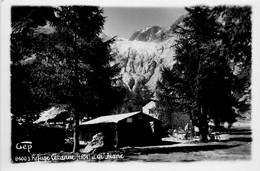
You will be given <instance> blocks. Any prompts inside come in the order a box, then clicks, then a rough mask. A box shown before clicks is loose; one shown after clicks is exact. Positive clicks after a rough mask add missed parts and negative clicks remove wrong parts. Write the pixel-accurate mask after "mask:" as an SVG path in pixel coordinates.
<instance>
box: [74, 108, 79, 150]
mask: <svg viewBox="0 0 260 171" xmlns="http://www.w3.org/2000/svg"><path fill="white" fill-rule="evenodd" d="M73 132H74V135H73V138H74V146H73V152H74V153H76V152H79V115H78V113H77V112H75V113H74V131H73Z"/></svg>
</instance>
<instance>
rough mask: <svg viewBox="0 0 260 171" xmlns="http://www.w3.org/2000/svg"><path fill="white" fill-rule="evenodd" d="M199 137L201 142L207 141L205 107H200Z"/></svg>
mask: <svg viewBox="0 0 260 171" xmlns="http://www.w3.org/2000/svg"><path fill="white" fill-rule="evenodd" d="M200 135H201V141H202V142H207V141H208V120H207V112H206V109H205V107H203V106H201V120H200Z"/></svg>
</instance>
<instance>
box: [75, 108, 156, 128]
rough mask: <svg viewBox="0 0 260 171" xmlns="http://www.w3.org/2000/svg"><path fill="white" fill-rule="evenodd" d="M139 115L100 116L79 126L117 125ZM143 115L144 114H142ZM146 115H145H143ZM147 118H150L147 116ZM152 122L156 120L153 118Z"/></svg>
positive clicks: (135, 113)
mask: <svg viewBox="0 0 260 171" xmlns="http://www.w3.org/2000/svg"><path fill="white" fill-rule="evenodd" d="M139 113H142V112H141V111H137V112H131V113H123V114H117V115H108V116H101V117H98V118H95V119H92V120H89V121H86V122H82V123H81V124H80V125H92V124H99V123H118V122H119V121H121V120H124V119H126V118H129V117H131V116H134V115H137V114H139ZM142 114H144V113H142ZM144 115H146V114H144ZM147 116H148V117H151V116H149V115H147ZM151 118H153V117H151ZM153 119H154V120H157V119H155V118H153Z"/></svg>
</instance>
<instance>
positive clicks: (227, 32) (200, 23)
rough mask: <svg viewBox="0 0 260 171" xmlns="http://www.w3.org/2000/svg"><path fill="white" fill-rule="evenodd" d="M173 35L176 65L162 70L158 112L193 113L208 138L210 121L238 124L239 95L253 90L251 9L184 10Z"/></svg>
mask: <svg viewBox="0 0 260 171" xmlns="http://www.w3.org/2000/svg"><path fill="white" fill-rule="evenodd" d="M186 10H187V11H188V15H187V16H186V17H185V18H184V19H183V23H181V24H179V25H178V28H177V29H176V30H175V33H176V34H177V35H178V37H179V39H178V40H177V43H176V45H175V48H176V51H175V53H176V55H175V60H176V63H175V64H174V65H173V67H172V68H164V69H163V70H162V80H161V81H159V82H158V90H157V92H156V94H157V97H158V101H159V102H158V103H157V108H158V112H159V113H160V114H161V115H162V116H163V117H165V118H166V120H167V118H169V120H172V119H171V117H176V116H175V115H177V114H176V113H183V112H184V113H189V114H190V116H191V118H192V120H194V121H195V120H196V119H197V121H198V123H199V126H200V130H201V133H202V138H203V140H206V139H207V130H208V129H207V124H208V119H213V120H214V121H215V124H219V123H220V122H224V121H228V122H230V123H232V122H234V120H235V113H234V110H233V109H234V107H237V105H238V98H237V97H238V96H236V94H237V93H241V92H244V91H245V90H246V89H248V88H249V86H250V74H251V71H250V70H251V21H250V14H251V9H250V7H226V6H218V7H206V6H195V7H191V8H186Z"/></svg>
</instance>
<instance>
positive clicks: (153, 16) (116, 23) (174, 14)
mask: <svg viewBox="0 0 260 171" xmlns="http://www.w3.org/2000/svg"><path fill="white" fill-rule="evenodd" d="M103 9H104V16H105V17H107V18H106V22H105V24H104V30H103V31H104V33H105V34H106V35H108V36H110V37H113V36H118V37H123V38H127V39H128V38H130V36H131V35H132V34H133V33H134V32H135V31H137V30H140V29H142V28H144V27H147V26H154V25H157V26H161V27H169V26H171V25H172V24H173V23H174V22H175V21H176V20H177V19H178V18H179V17H180V16H181V15H183V14H186V13H187V12H186V10H185V9H184V8H181V7H178V8H166V7H161V8H151V7H135V8H134V7H104V8H103Z"/></svg>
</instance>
